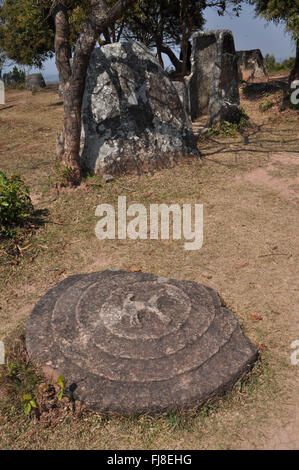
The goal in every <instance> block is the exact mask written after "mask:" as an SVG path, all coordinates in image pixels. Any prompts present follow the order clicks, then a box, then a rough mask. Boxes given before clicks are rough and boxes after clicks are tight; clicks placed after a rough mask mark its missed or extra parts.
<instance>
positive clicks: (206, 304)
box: [26, 271, 257, 414]
mask: <svg viewBox="0 0 299 470" xmlns="http://www.w3.org/2000/svg"><path fill="white" fill-rule="evenodd" d="M26 345H27V350H28V353H29V356H30V358H31V359H32V360H33V361H34V362H36V363H38V364H40V365H42V366H45V367H46V368H47V370H48V371H49V370H51V371H55V372H56V373H57V374H62V375H64V377H65V378H66V380H67V386H68V387H70V389H71V390H72V391H73V393H74V397H75V399H77V400H80V401H82V402H84V403H85V405H86V406H87V407H89V408H91V409H95V410H97V411H100V412H107V413H109V412H118V413H126V414H134V413H142V412H146V413H157V412H164V411H167V410H172V409H176V408H187V407H192V406H194V405H199V404H202V403H203V402H205V401H206V400H208V399H209V398H211V397H213V396H215V395H217V394H219V393H222V392H224V391H226V390H228V389H230V388H231V387H232V385H233V384H234V383H235V382H236V381H237V380H238V379H239V378H240V377H241V376H242V375H243V374H244V373H245V372H247V371H248V370H249V369H250V368H251V367H252V365H253V363H254V361H255V360H256V358H257V349H256V348H255V347H254V346H253V345H252V343H251V342H250V341H249V339H248V338H247V337H246V336H244V334H243V333H242V331H241V329H240V326H239V324H238V321H237V319H236V318H235V316H234V315H233V313H232V312H231V311H230V310H228V309H226V308H225V307H223V306H222V304H221V301H220V298H219V296H218V294H217V293H216V292H215V291H214V290H213V289H211V288H209V287H206V286H203V285H201V284H198V283H196V282H192V281H178V280H175V279H165V278H160V277H157V276H155V275H153V274H148V273H130V272H125V271H102V272H98V273H92V274H82V275H76V276H71V277H69V278H67V279H65V280H64V281H62V282H60V283H59V284H58V285H57V286H55V287H54V288H53V289H51V290H50V291H49V292H48V293H47V294H46V295H45V296H44V297H43V298H42V299H41V300H40V301H39V302H38V303H37V304H36V306H35V308H34V310H33V312H32V314H31V316H30V318H29V320H28V322H27V328H26Z"/></svg>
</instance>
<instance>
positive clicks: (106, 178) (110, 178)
mask: <svg viewBox="0 0 299 470" xmlns="http://www.w3.org/2000/svg"><path fill="white" fill-rule="evenodd" d="M102 180H103V181H104V183H111V181H113V180H114V176H112V175H107V174H104V175H103V176H102Z"/></svg>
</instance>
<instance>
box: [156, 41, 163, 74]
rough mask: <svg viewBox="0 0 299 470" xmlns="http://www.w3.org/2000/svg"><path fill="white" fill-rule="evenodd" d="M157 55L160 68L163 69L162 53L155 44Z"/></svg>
mask: <svg viewBox="0 0 299 470" xmlns="http://www.w3.org/2000/svg"><path fill="white" fill-rule="evenodd" d="M157 55H158V60H159V63H160V65H161V67H162V69H164V61H163V57H162V53H161V50H160V47H158V46H157Z"/></svg>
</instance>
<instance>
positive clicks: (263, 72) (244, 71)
mask: <svg viewBox="0 0 299 470" xmlns="http://www.w3.org/2000/svg"><path fill="white" fill-rule="evenodd" d="M237 58H238V70H239V80H240V81H244V82H247V81H253V80H255V79H259V78H263V79H264V78H265V77H266V78H268V72H267V68H266V65H265V62H264V57H263V55H262V53H261V51H260V49H252V50H250V51H237Z"/></svg>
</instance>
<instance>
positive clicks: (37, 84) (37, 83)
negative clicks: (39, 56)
mask: <svg viewBox="0 0 299 470" xmlns="http://www.w3.org/2000/svg"><path fill="white" fill-rule="evenodd" d="M45 86H46V82H45V80H44V77H43V75H42V74H41V73H32V74H31V75H26V88H27V90H33V89H37V90H39V89H40V88H45Z"/></svg>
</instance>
